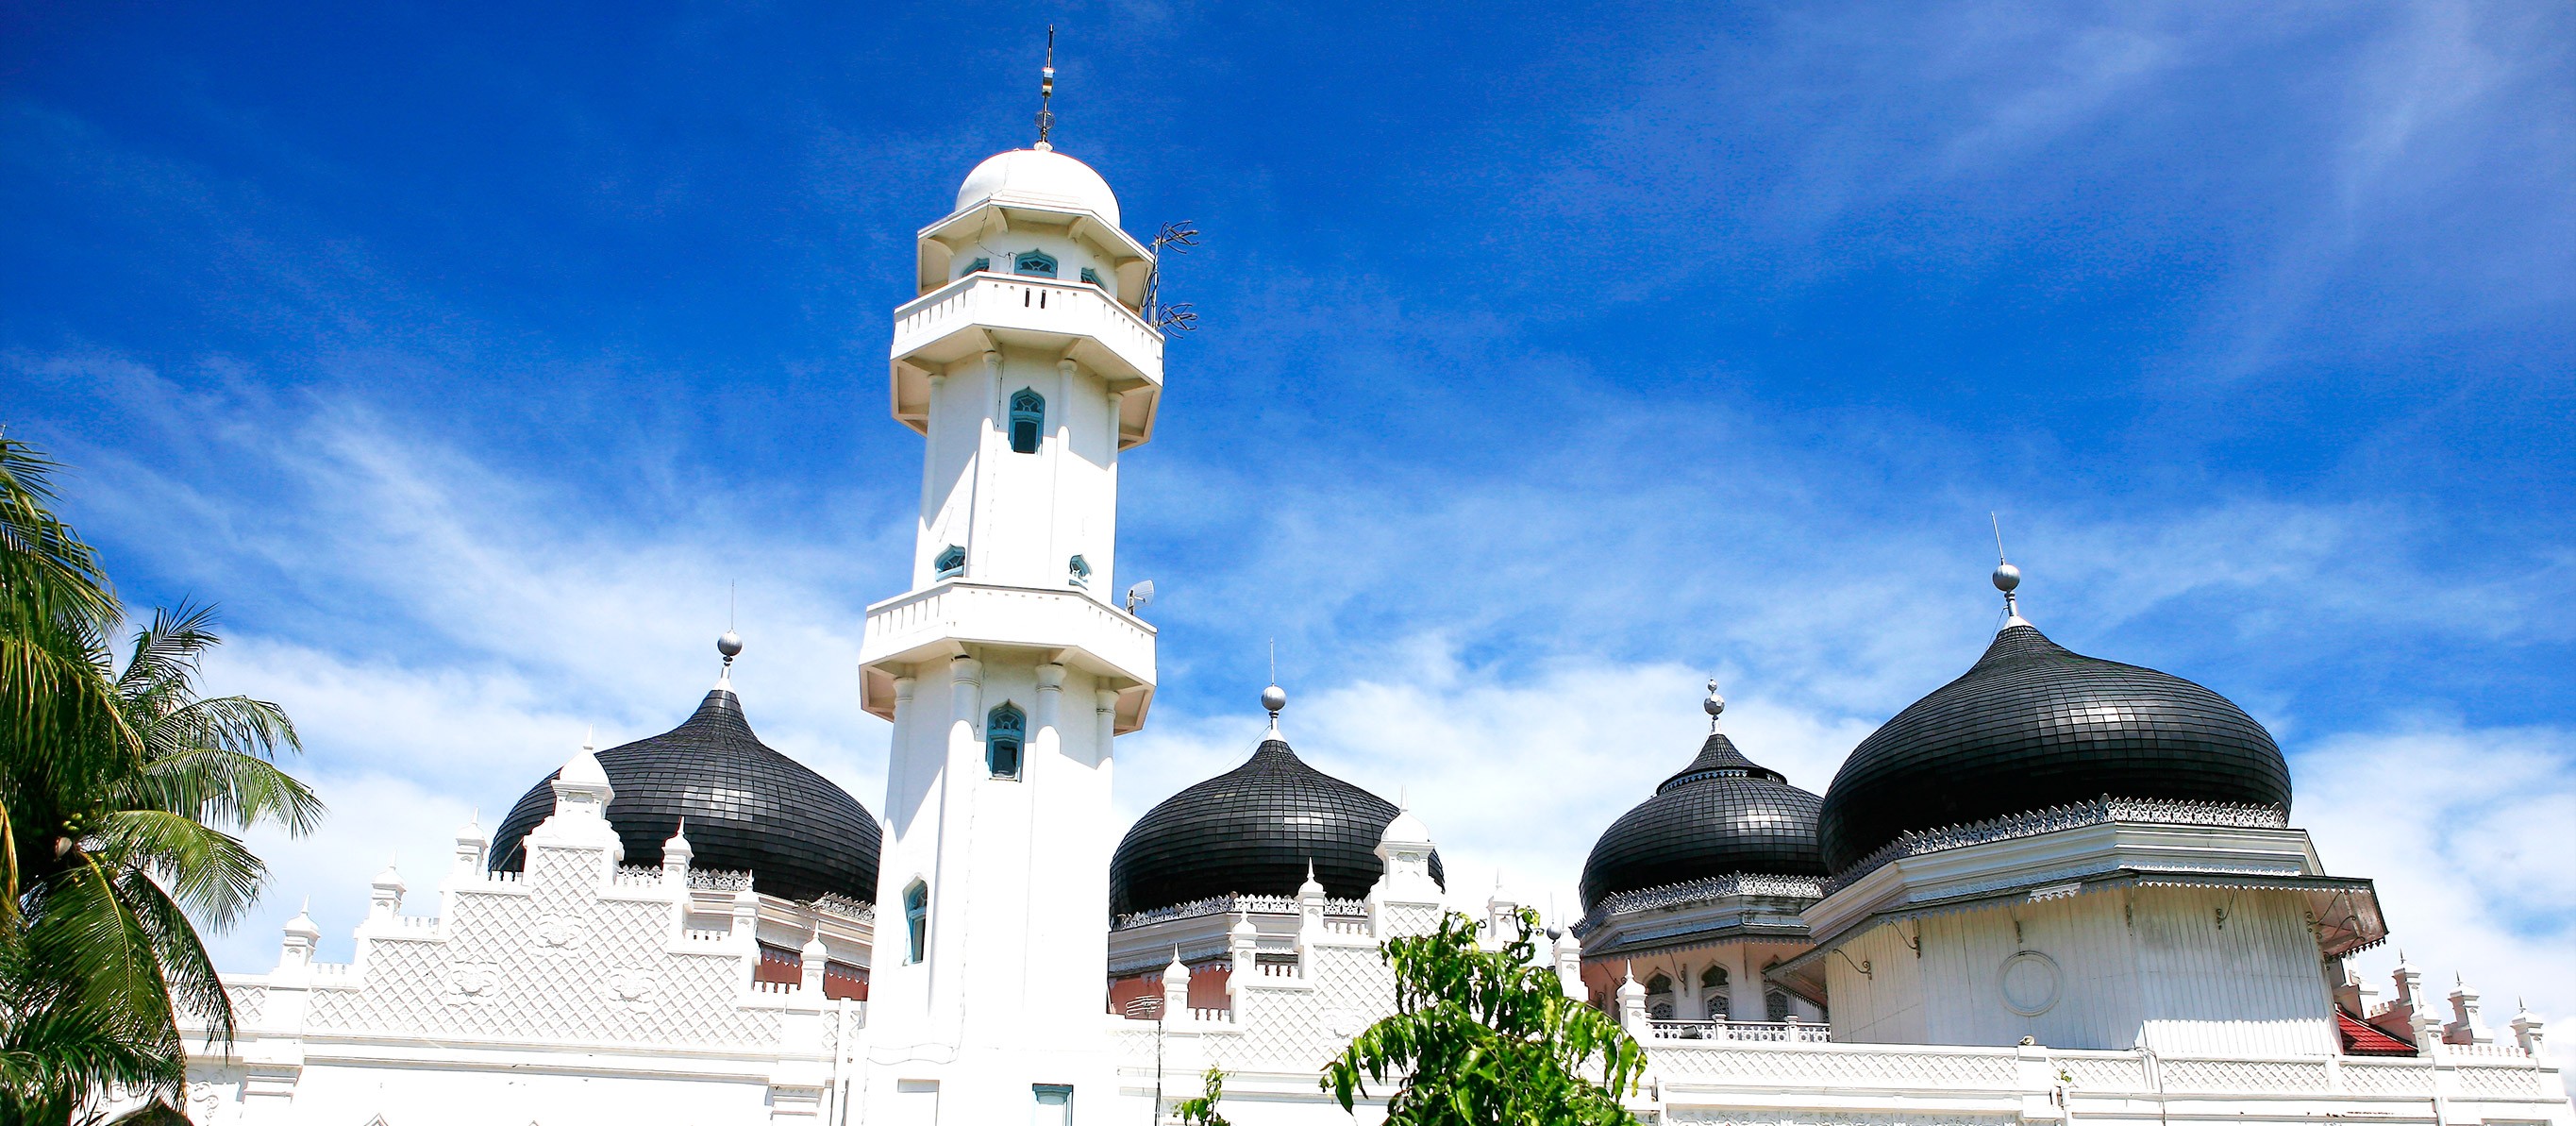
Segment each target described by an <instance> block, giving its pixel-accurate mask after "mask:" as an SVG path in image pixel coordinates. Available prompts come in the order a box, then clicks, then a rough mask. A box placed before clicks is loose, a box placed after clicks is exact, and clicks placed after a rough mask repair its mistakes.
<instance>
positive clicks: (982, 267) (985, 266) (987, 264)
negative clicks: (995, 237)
mask: <svg viewBox="0 0 2576 1126" xmlns="http://www.w3.org/2000/svg"><path fill="white" fill-rule="evenodd" d="M992 268H993V260H992V259H990V258H978V259H976V260H974V261H972V262H969V263H967V264H966V268H965V269H964V270H961V271H959V272H958V276H959V277H964V276H966V275H967V274H980V273H983V272H984V271H986V270H989V269H992Z"/></svg>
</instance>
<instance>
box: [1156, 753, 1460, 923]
mask: <svg viewBox="0 0 2576 1126" xmlns="http://www.w3.org/2000/svg"><path fill="white" fill-rule="evenodd" d="M1398 812H1399V811H1398V810H1397V809H1396V807H1395V803H1393V802H1390V801H1388V800H1386V799H1385V798H1381V797H1379V796H1377V795H1376V794H1372V793H1370V792H1368V791H1366V790H1363V789H1361V788H1359V787H1357V786H1354V785H1351V784H1350V783H1348V782H1344V781H1342V780H1341V779H1339V778H1335V777H1333V776H1332V775H1329V774H1326V773H1324V772H1323V771H1320V770H1317V769H1315V768H1314V767H1311V766H1308V765H1306V760H1304V759H1301V758H1298V757H1297V752H1295V751H1292V750H1290V749H1288V744H1287V742H1286V741H1285V740H1282V739H1279V738H1277V737H1275V736H1274V737H1272V738H1269V739H1265V740H1263V741H1262V743H1261V746H1260V748H1259V749H1257V750H1255V751H1253V752H1252V758H1251V759H1250V760H1249V761H1247V762H1245V763H1244V764H1243V765H1241V766H1238V767H1236V768H1234V769H1233V770H1229V771H1227V772H1225V773H1223V774H1220V775H1217V776H1216V777H1214V778H1210V779H1208V780H1207V781H1205V782H1201V783H1199V784H1198V785H1195V786H1192V787H1190V788H1188V789H1186V790H1183V791H1181V792H1180V793H1177V794H1174V795H1172V796H1171V797H1169V798H1166V799H1164V800H1163V804H1161V805H1158V806H1155V807H1154V808H1153V809H1151V810H1148V811H1146V813H1145V816H1143V817H1141V818H1138V819H1137V821H1136V827H1135V828H1132V829H1129V830H1127V839H1125V840H1122V841H1120V842H1118V851H1117V853H1116V854H1115V855H1113V856H1111V857H1110V860H1109V911H1110V914H1111V915H1112V916H1116V915H1124V914H1127V913H1129V912H1131V911H1150V910H1153V909H1155V908H1157V907H1170V906H1172V905H1174V904H1179V903H1188V902H1191V901H1193V900H1200V899H1210V898H1214V897H1216V896H1220V895H1295V894H1297V889H1298V888H1299V887H1300V886H1302V885H1304V884H1305V882H1306V864H1307V862H1308V861H1310V860H1311V861H1313V862H1314V865H1315V880H1316V882H1318V883H1321V884H1323V885H1324V894H1326V895H1329V896H1332V897H1334V898H1337V899H1358V898H1361V897H1363V896H1365V895H1367V894H1368V890H1369V888H1370V887H1371V886H1372V885H1374V884H1376V883H1377V879H1378V877H1379V876H1380V875H1382V874H1383V873H1384V866H1383V865H1381V864H1380V863H1379V862H1378V858H1377V843H1378V838H1380V837H1382V836H1384V835H1385V833H1386V826H1387V823H1388V822H1390V821H1393V820H1395V815H1396V814H1397V813H1398ZM1431 878H1432V879H1435V880H1441V881H1442V884H1443V886H1444V887H1445V886H1446V878H1445V876H1444V875H1443V874H1442V872H1441V869H1440V857H1439V855H1438V854H1437V853H1435V854H1433V855H1432V857H1431Z"/></svg>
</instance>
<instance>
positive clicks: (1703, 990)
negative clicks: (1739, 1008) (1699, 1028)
mask: <svg viewBox="0 0 2576 1126" xmlns="http://www.w3.org/2000/svg"><path fill="white" fill-rule="evenodd" d="M1699 994H1700V1001H1701V1003H1702V1004H1704V1005H1706V1006H1707V1007H1708V1019H1710V1020H1725V1019H1727V1015H1728V1002H1727V997H1726V967H1724V966H1716V965H1712V966H1710V967H1709V968H1707V969H1705V970H1701V971H1700V974H1699Z"/></svg>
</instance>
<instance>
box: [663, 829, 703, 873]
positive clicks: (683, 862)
mask: <svg viewBox="0 0 2576 1126" xmlns="http://www.w3.org/2000/svg"><path fill="white" fill-rule="evenodd" d="M696 857H697V851H696V850H694V849H692V848H690V847H689V819H688V818H686V817H683V818H681V819H680V825H679V828H678V829H676V830H674V831H673V832H672V833H671V839H669V840H667V841H663V842H662V886H664V887H669V888H683V889H685V888H687V887H688V886H689V861H691V860H693V859H696Z"/></svg>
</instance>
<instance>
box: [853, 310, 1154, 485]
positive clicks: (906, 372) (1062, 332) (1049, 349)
mask: <svg viewBox="0 0 2576 1126" xmlns="http://www.w3.org/2000/svg"><path fill="white" fill-rule="evenodd" d="M1003 348H1019V349H1027V350H1031V351H1039V352H1045V353H1048V354H1050V355H1052V356H1054V357H1057V358H1061V359H1070V360H1072V361H1074V362H1075V363H1078V364H1081V365H1082V366H1083V367H1084V368H1085V369H1086V370H1089V371H1091V372H1092V373H1094V374H1096V375H1098V376H1100V377H1101V378H1102V379H1104V380H1106V381H1107V382H1108V384H1109V390H1111V391H1114V392H1122V393H1124V395H1125V398H1124V399H1123V400H1122V401H1121V403H1120V409H1119V415H1120V417H1119V443H1118V444H1119V447H1120V448H1122V449H1123V448H1126V447H1129V446H1135V445H1139V444H1141V443H1143V442H1144V441H1145V439H1146V438H1148V437H1150V436H1151V432H1152V429H1153V425H1154V407H1155V405H1156V400H1157V399H1158V398H1159V397H1160V393H1161V391H1162V387H1163V334H1162V333H1161V332H1159V331H1156V330H1155V328H1154V326H1152V325H1149V324H1147V323H1145V319H1144V318H1143V317H1140V316H1137V315H1136V313H1135V311H1134V310H1131V309H1129V308H1127V307H1126V306H1124V305H1121V304H1119V303H1118V302H1117V301H1116V300H1114V299H1112V298H1111V297H1110V296H1109V295H1108V294H1107V293H1104V292H1102V291H1101V289H1100V287H1099V286H1096V285H1092V284H1090V283H1087V282H1067V281H1058V280H1056V279H1054V278H1035V277H1023V276H1020V275H1016V274H997V273H992V272H989V271H984V272H977V273H971V274H968V275H966V276H965V277H962V278H959V279H957V280H956V281H953V282H950V283H948V284H947V285H944V286H941V287H939V288H938V289H935V290H932V291H930V292H929V293H926V294H923V295H922V296H921V297H920V298H918V299H916V300H914V301H912V302H911V303H909V304H906V305H904V306H903V307H901V308H898V309H896V310H895V311H894V351H893V378H892V379H891V380H890V387H891V391H892V394H893V407H894V416H895V418H896V420H897V421H900V422H902V423H903V424H904V425H906V426H910V427H912V428H913V429H914V430H918V431H921V432H923V433H928V432H929V425H930V376H931V373H933V372H939V371H945V370H947V369H948V367H949V365H951V364H956V363H960V362H963V361H966V360H971V359H974V358H976V357H978V356H980V355H982V354H983V353H985V352H987V351H993V350H997V349H1003Z"/></svg>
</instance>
